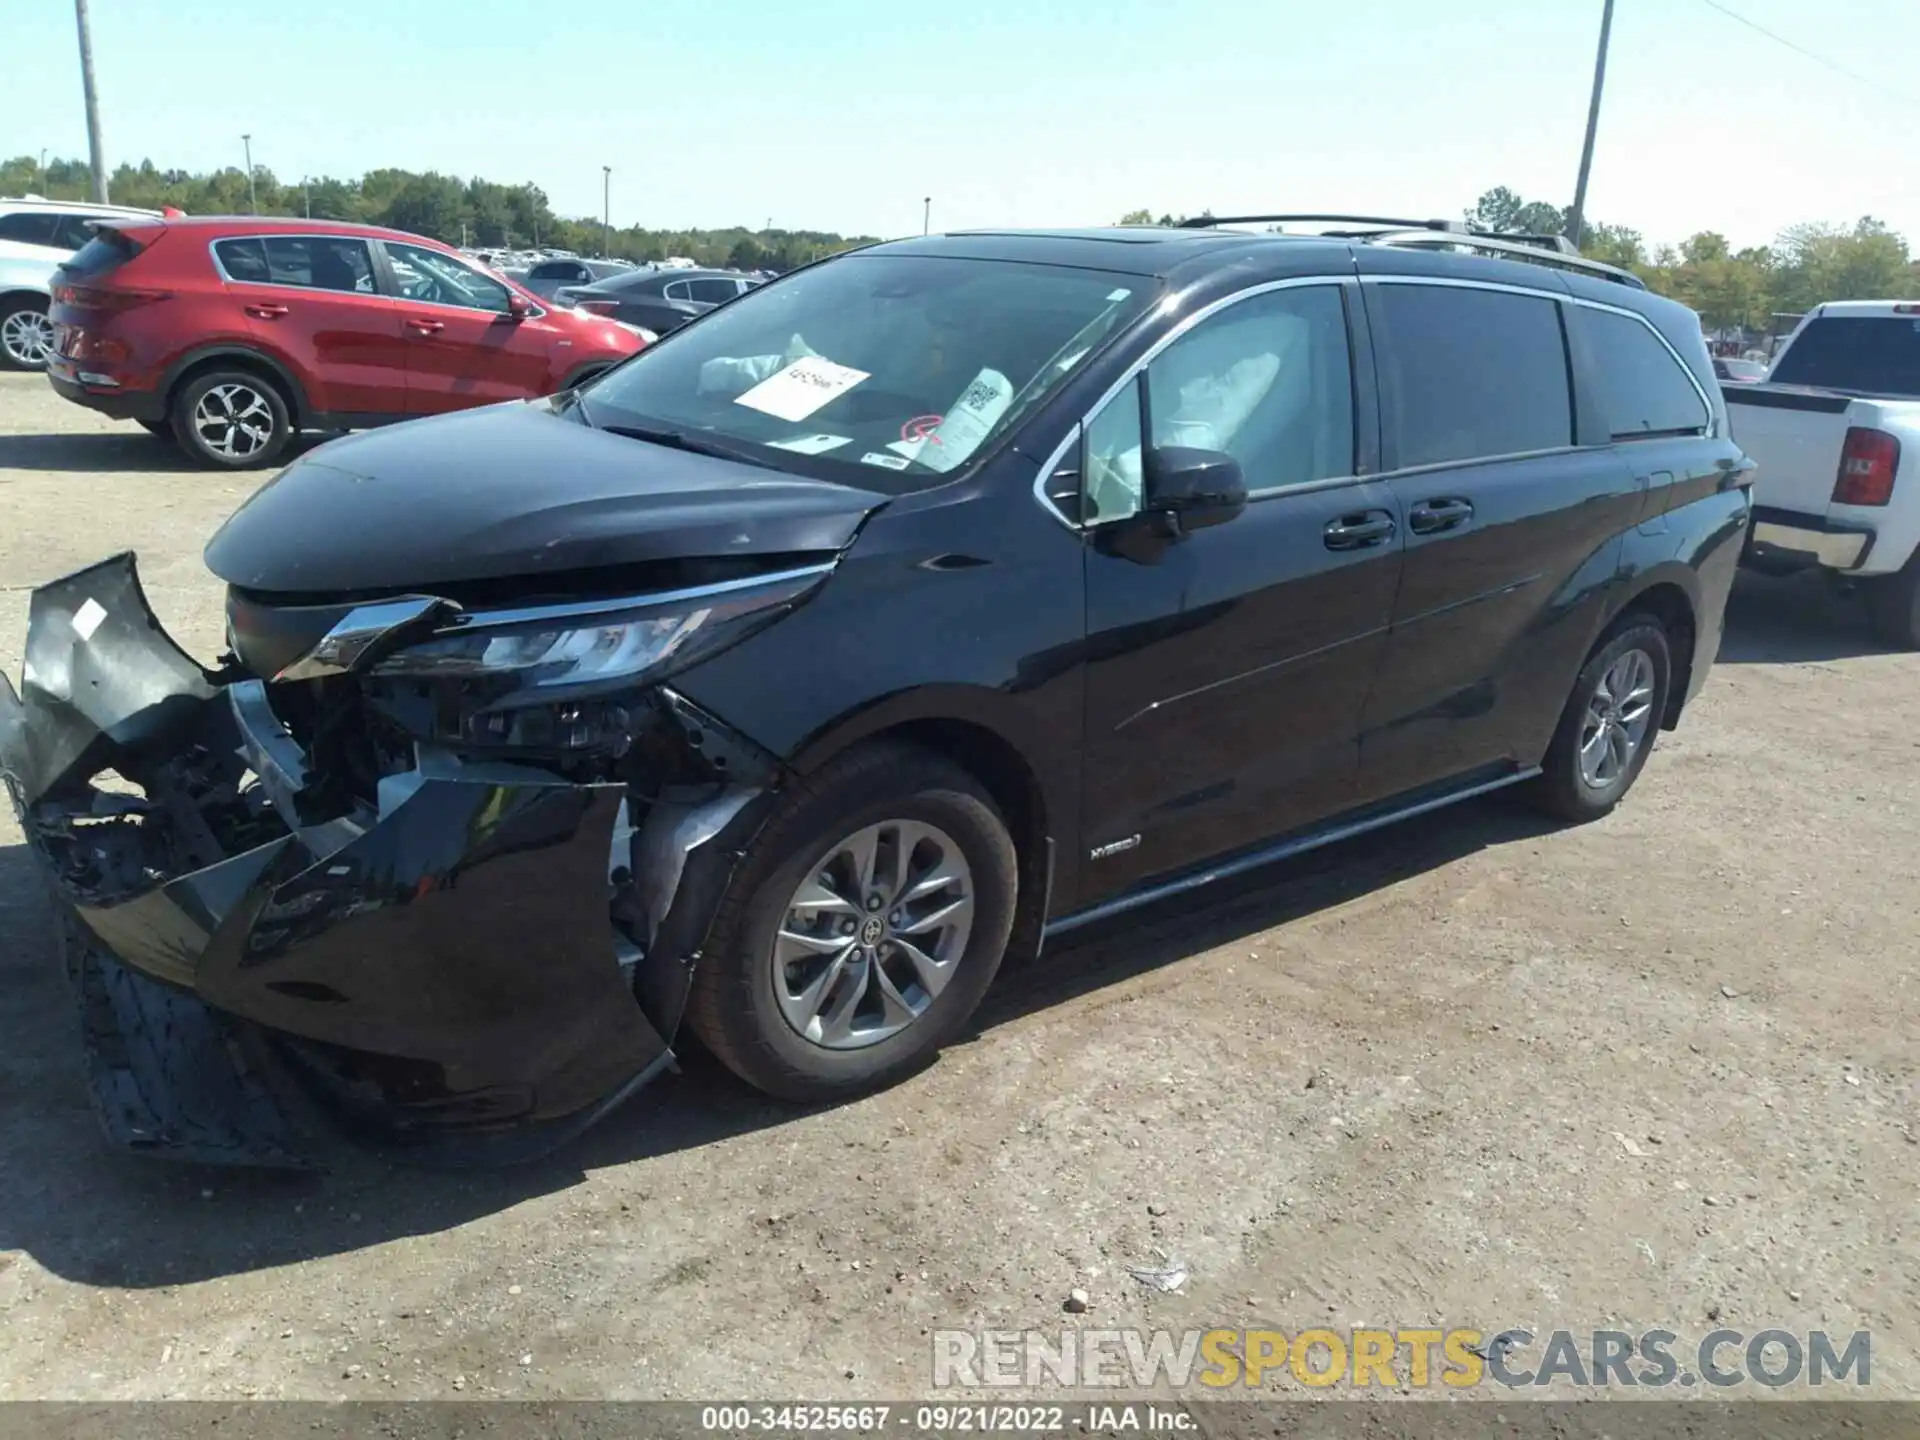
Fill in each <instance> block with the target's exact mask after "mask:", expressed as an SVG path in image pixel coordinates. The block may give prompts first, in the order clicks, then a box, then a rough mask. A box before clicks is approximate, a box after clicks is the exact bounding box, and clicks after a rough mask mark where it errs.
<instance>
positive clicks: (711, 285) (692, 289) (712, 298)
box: [687, 280, 740, 305]
mask: <svg viewBox="0 0 1920 1440" xmlns="http://www.w3.org/2000/svg"><path fill="white" fill-rule="evenodd" d="M739 293H740V287H739V286H738V285H736V284H734V283H733V281H731V280H689V281H688V282H687V294H688V296H689V297H691V298H692V299H694V300H697V301H699V302H701V303H702V304H706V305H724V304H726V303H727V301H729V300H731V299H733V297H734V296H736V295H738V294H739Z"/></svg>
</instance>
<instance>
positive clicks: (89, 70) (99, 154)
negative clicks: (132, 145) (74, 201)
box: [73, 0, 107, 205]
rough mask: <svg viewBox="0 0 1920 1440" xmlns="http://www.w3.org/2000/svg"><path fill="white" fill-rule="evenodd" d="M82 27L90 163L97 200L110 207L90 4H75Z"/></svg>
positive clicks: (75, 14)
mask: <svg viewBox="0 0 1920 1440" xmlns="http://www.w3.org/2000/svg"><path fill="white" fill-rule="evenodd" d="M73 18H74V22H75V23H76V24H77V25H78V26H79V27H80V86H81V88H82V89H83V90H85V91H86V95H87V163H88V164H90V165H91V166H92V167H93V198H94V200H95V201H96V202H98V203H99V204H101V205H104V204H106V203H107V153H106V149H105V147H104V146H102V145H101V143H100V96H99V93H98V91H97V89H96V88H95V86H94V83H93V31H92V28H91V27H90V26H89V25H88V24H87V0H73Z"/></svg>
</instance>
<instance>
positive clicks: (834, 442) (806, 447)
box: [767, 435, 853, 455]
mask: <svg viewBox="0 0 1920 1440" xmlns="http://www.w3.org/2000/svg"><path fill="white" fill-rule="evenodd" d="M852 438H853V437H852V436H850V435H796V436H794V437H793V438H792V439H791V440H769V441H768V442H767V444H768V445H769V446H771V447H772V448H773V449H775V450H791V451H793V453H794V454H796V455H824V454H826V453H827V451H829V450H838V449H839V448H840V447H841V446H842V445H845V444H846V443H847V442H848V441H849V440H851V439H852Z"/></svg>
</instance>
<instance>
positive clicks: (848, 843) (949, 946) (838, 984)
mask: <svg viewBox="0 0 1920 1440" xmlns="http://www.w3.org/2000/svg"><path fill="white" fill-rule="evenodd" d="M975 894H976V891H975V886H974V878H973V871H972V869H971V868H970V867H969V866H968V864H967V860H966V856H965V855H963V854H962V853H961V851H960V847H959V845H958V844H957V843H955V841H954V839H953V837H952V836H950V835H948V834H947V833H946V831H944V830H941V829H940V828H938V827H937V826H934V825H928V824H925V823H923V822H920V821H917V820H885V821H882V822H880V823H879V824H877V825H869V826H867V827H865V828H864V829H862V830H858V831H856V832H855V833H853V834H852V835H849V836H847V837H846V838H845V839H843V840H841V841H839V842H838V843H836V844H835V845H833V846H832V847H830V848H829V849H828V850H827V852H826V853H825V854H824V855H822V856H820V857H819V858H818V859H817V860H815V861H814V863H813V864H812V865H811V866H809V867H808V870H807V875H806V878H805V879H804V880H803V881H801V883H800V886H799V888H798V889H797V890H795V891H794V894H793V897H792V898H791V899H790V900H789V901H788V902H787V906H786V911H785V914H784V917H783V919H782V920H781V923H780V931H779V933H778V935H776V936H775V938H774V942H773V954H772V956H771V965H772V972H773V993H774V998H775V1000H776V1001H777V1002H778V1003H779V1006H780V1013H781V1014H782V1015H783V1016H784V1017H785V1019H786V1021H787V1023H788V1024H789V1025H790V1026H792V1027H793V1029H794V1032H795V1033H796V1034H798V1035H799V1036H800V1037H801V1038H802V1039H805V1040H808V1041H811V1042H812V1043H813V1044H815V1045H819V1046H821V1047H822V1048H824V1049H828V1050H858V1049H861V1048H863V1047H865V1046H868V1045H877V1044H879V1043H880V1042H881V1041H883V1040H887V1039H890V1038H891V1037H893V1036H895V1035H898V1034H899V1033H900V1032H901V1031H902V1030H905V1029H906V1028H907V1027H908V1026H909V1025H911V1024H913V1023H914V1022H915V1021H916V1020H918V1019H919V1018H920V1017H921V1016H923V1015H924V1014H926V1012H927V1009H928V1007H929V1006H931V1005H932V1004H933V1002H934V1000H935V999H936V998H938V996H939V994H940V992H941V991H942V990H944V989H945V988H946V986H947V982H948V981H949V980H951V979H952V978H953V975H954V972H955V971H956V970H957V969H958V968H959V963H960V957H961V956H962V955H964V954H965V953H966V948H967V937H968V935H969V934H970V933H971V932H972V929H973V915H974V899H975Z"/></svg>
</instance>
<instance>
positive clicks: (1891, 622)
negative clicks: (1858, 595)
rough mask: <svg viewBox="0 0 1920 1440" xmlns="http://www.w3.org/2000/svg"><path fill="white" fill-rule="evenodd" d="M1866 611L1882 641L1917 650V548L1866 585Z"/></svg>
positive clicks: (1919, 623) (1919, 647) (1919, 573)
mask: <svg viewBox="0 0 1920 1440" xmlns="http://www.w3.org/2000/svg"><path fill="white" fill-rule="evenodd" d="M1867 614H1868V615H1869V616H1870V617H1871V618H1872V620H1873V633H1874V634H1875V635H1877V636H1878V637H1879V638H1880V641H1881V643H1882V644H1885V645H1891V646H1893V647H1894V648H1895V649H1897V650H1920V552H1916V553H1915V554H1914V555H1913V556H1912V557H1910V558H1909V559H1908V561H1907V563H1906V564H1905V565H1903V566H1901V567H1900V570H1899V571H1898V573H1896V574H1893V575H1883V576H1880V577H1878V578H1877V579H1875V580H1874V581H1873V582H1872V583H1871V584H1869V585H1868V586H1867Z"/></svg>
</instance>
